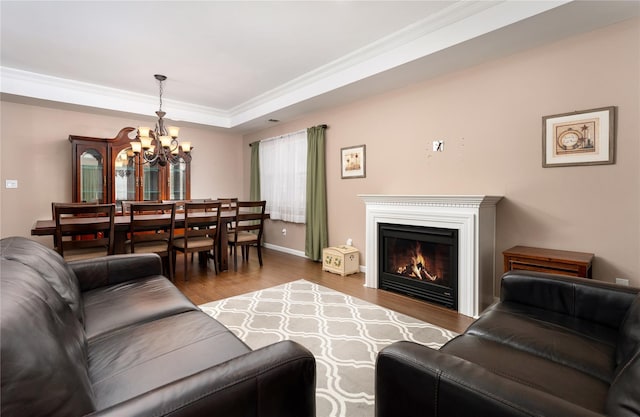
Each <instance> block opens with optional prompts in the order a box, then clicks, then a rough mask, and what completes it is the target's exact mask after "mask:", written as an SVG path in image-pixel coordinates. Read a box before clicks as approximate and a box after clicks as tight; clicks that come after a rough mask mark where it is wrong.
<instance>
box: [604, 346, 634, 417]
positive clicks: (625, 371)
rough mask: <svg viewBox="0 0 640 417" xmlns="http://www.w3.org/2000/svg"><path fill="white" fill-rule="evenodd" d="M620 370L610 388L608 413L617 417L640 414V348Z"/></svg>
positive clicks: (629, 416) (632, 416) (607, 405)
mask: <svg viewBox="0 0 640 417" xmlns="http://www.w3.org/2000/svg"><path fill="white" fill-rule="evenodd" d="M621 366H622V368H621V369H620V370H619V371H618V373H617V375H616V379H614V381H613V383H612V384H611V387H610V388H609V396H608V397H607V403H606V412H607V415H610V416H616V417H638V416H640V384H639V383H638V381H640V350H638V351H636V352H635V354H634V355H633V356H632V357H631V358H630V359H629V360H628V361H627V362H626V363H624V364H623V365H621Z"/></svg>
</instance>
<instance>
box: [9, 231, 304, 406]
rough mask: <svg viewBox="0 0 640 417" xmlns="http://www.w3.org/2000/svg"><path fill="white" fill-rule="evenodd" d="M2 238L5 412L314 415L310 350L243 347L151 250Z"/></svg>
mask: <svg viewBox="0 0 640 417" xmlns="http://www.w3.org/2000/svg"><path fill="white" fill-rule="evenodd" d="M0 249H1V266H0V268H1V277H2V279H1V288H0V293H1V300H0V303H1V311H0V314H1V324H2V329H1V334H0V338H1V345H2V351H1V352H0V356H1V358H0V360H1V385H2V386H1V397H0V398H1V407H2V408H1V411H0V414H1V415H2V416H3V417H9V416H80V415H87V414H91V415H105V416H107V415H113V416H164V415H171V416H207V415H219V416H225V417H233V416H262V417H266V416H274V417H287V416H291V417H294V416H295V417H300V416H314V415H315V359H314V357H313V355H312V354H311V353H310V352H309V351H308V350H307V349H305V348H304V347H302V346H300V345H298V344H296V343H294V342H290V341H285V342H279V343H275V344H273V345H270V346H267V347H265V348H262V349H257V350H255V351H252V350H251V349H250V348H249V347H247V346H246V345H245V344H244V343H243V342H242V341H241V340H240V339H238V338H237V337H236V336H234V335H233V334H232V333H231V332H230V331H229V330H228V329H227V328H225V327H224V326H223V325H222V324H220V323H219V322H217V321H216V320H214V319H212V318H211V317H209V316H208V315H206V314H205V313H203V312H202V311H200V310H199V309H198V308H197V307H196V306H195V305H194V304H192V303H191V302H190V301H189V300H188V299H187V298H186V297H185V296H184V295H183V294H182V293H181V292H180V291H179V290H178V289H177V288H176V287H175V286H174V285H173V284H172V283H171V282H170V281H169V280H168V279H167V278H165V277H163V276H162V275H161V271H162V266H161V261H160V258H159V257H158V256H156V255H118V256H109V257H105V258H99V259H95V260H89V261H79V262H75V263H65V262H64V261H63V259H62V258H61V257H60V256H59V255H58V254H57V253H56V252H55V251H53V250H51V249H48V248H46V247H44V246H42V245H40V244H39V243H37V242H35V241H31V240H28V239H25V238H6V239H3V240H2V241H1V242H0Z"/></svg>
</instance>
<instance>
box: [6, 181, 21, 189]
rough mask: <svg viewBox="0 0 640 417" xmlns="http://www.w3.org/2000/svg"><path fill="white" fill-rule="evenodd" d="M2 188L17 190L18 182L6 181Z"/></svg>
mask: <svg viewBox="0 0 640 417" xmlns="http://www.w3.org/2000/svg"><path fill="white" fill-rule="evenodd" d="M4 188H18V180H6V181H5V182H4Z"/></svg>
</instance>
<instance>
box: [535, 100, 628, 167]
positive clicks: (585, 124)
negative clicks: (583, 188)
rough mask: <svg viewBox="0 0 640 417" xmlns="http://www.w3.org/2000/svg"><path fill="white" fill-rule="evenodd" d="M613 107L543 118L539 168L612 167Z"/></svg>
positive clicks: (614, 137)
mask: <svg viewBox="0 0 640 417" xmlns="http://www.w3.org/2000/svg"><path fill="white" fill-rule="evenodd" d="M615 143H616V107H614V106H611V107H602V108H599V109H592V110H584V111H575V112H572V113H563V114H556V115H553V116H544V117H543V118H542V166H543V167H545V168H548V167H563V166H573V165H604V164H613V163H614V160H615Z"/></svg>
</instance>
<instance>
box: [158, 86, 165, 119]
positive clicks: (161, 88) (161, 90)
mask: <svg viewBox="0 0 640 417" xmlns="http://www.w3.org/2000/svg"><path fill="white" fill-rule="evenodd" d="M158 82H159V83H160V111H162V92H163V91H164V89H163V87H162V80H158Z"/></svg>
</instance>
